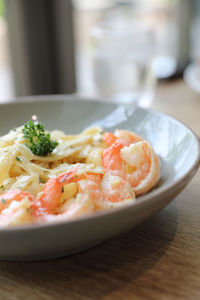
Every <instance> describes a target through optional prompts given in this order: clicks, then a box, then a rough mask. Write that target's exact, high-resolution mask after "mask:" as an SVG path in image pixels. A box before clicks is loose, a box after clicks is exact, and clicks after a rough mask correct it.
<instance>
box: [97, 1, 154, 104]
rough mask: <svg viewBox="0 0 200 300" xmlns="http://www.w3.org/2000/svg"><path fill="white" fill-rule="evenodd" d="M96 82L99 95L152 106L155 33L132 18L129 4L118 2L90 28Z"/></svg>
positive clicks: (123, 101)
mask: <svg viewBox="0 0 200 300" xmlns="http://www.w3.org/2000/svg"><path fill="white" fill-rule="evenodd" d="M91 48H92V49H91V52H92V65H93V81H94V87H95V90H96V92H97V95H99V96H103V97H106V98H111V99H114V100H115V101H119V102H122V103H136V104H140V105H141V106H149V105H150V103H151V102H152V99H153V94H154V86H155V80H154V75H153V71H152V60H153V55H154V53H155V39H154V32H153V30H152V29H151V28H149V27H148V26H146V25H145V24H142V23H141V22H139V21H136V20H134V19H132V15H131V14H130V7H129V5H128V3H123V2H122V1H117V2H116V5H115V6H114V7H113V8H112V9H110V10H108V11H107V12H106V13H105V16H104V17H103V18H102V20H101V22H99V23H98V24H96V26H94V27H93V28H92V29H91Z"/></svg>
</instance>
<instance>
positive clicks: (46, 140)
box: [0, 96, 200, 260]
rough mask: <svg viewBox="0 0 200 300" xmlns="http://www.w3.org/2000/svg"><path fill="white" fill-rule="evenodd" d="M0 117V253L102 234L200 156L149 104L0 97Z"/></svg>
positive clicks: (74, 248)
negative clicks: (6, 100) (3, 101)
mask: <svg viewBox="0 0 200 300" xmlns="http://www.w3.org/2000/svg"><path fill="white" fill-rule="evenodd" d="M0 123H1V126H0V134H1V137H0V153H1V155H0V245H1V246H0V259H7V260H36V259H49V258H54V257H60V256H65V255H70V254H72V253H76V252H79V251H82V250H84V249H88V248H90V247H93V246H95V245H97V244H100V243H102V242H104V241H106V240H108V239H109V238H112V237H114V236H116V235H118V234H119V233H122V232H124V231H126V230H129V229H131V228H133V227H135V226H136V225H138V224H140V223H142V222H143V221H144V220H146V219H147V218H148V217H150V216H151V215H152V214H154V213H156V212H158V211H159V210H161V209H162V208H164V207H165V206H166V205H167V204H168V203H170V202H171V201H172V200H173V199H174V198H175V197H176V196H177V195H178V193H180V191H181V190H182V189H183V188H184V187H185V186H186V185H187V184H188V183H189V181H190V180H191V178H192V177H193V175H194V174H195V172H196V170H197V168H198V166H199V161H200V151H199V141H198V138H197V137H196V135H195V134H194V133H193V132H192V131H191V130H190V129H189V128H187V127H186V126H185V125H183V124H182V123H180V122H178V121H177V120H175V119H173V118H171V117H170V116H167V115H165V114H163V113H161V112H157V111H154V110H150V109H142V108H139V107H135V106H131V105H122V104H116V103H113V102H112V103H111V102H104V101H102V100H98V99H96V100H87V99H83V98H79V97H77V96H41V97H39V96H38V97H29V98H27V99H18V100H17V101H16V102H13V103H8V104H2V105H1V106H0ZM191 153H193V155H192V156H191Z"/></svg>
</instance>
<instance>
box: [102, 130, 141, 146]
mask: <svg viewBox="0 0 200 300" xmlns="http://www.w3.org/2000/svg"><path fill="white" fill-rule="evenodd" d="M103 139H104V141H105V142H106V143H107V145H108V146H111V145H112V144H114V143H123V144H124V145H130V144H132V143H137V142H139V141H142V140H143V139H142V138H141V137H140V136H139V135H137V134H135V133H133V132H129V131H126V130H122V129H116V130H115V132H114V134H113V133H111V132H105V134H104V136H103Z"/></svg>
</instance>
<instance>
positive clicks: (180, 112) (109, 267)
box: [0, 81, 200, 300]
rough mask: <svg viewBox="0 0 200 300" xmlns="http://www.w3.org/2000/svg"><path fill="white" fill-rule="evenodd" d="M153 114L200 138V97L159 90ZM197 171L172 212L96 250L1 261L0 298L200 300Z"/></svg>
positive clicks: (173, 88)
mask: <svg viewBox="0 0 200 300" xmlns="http://www.w3.org/2000/svg"><path fill="white" fill-rule="evenodd" d="M152 107H153V108H155V109H158V110H160V111H163V112H166V113H169V114H171V115H173V116H174V117H176V118H177V119H179V120H181V121H183V122H184V123H185V124H187V125H189V126H190V127H191V128H192V129H193V130H195V131H196V132H197V133H200V132H199V131H200V95H198V94H195V93H194V92H192V91H191V90H190V89H189V88H188V87H187V86H186V85H185V84H184V83H183V82H182V81H176V82H172V83H162V84H160V85H159V86H158V90H157V94H156V100H155V102H154V103H153V105H152ZM199 175H200V172H198V173H197V174H196V175H195V177H194V178H193V180H192V181H191V183H190V184H189V185H188V186H187V187H186V189H185V190H184V191H183V192H182V193H181V194H180V195H179V196H178V197H177V198H176V200H175V201H173V202H172V203H171V204H170V205H169V206H168V207H166V208H165V209H164V210H162V211H161V212H160V213H158V214H156V215H154V216H153V217H152V218H151V219H149V220H148V221H147V222H145V223H144V224H142V225H140V226H138V227H137V228H135V229H134V230H132V231H129V232H127V233H125V234H123V235H121V236H119V237H117V238H115V239H113V240H110V241H108V242H106V243H104V244H102V245H100V246H98V247H96V248H93V249H91V250H88V251H85V252H83V253H79V254H76V255H73V256H70V257H65V258H60V259H56V260H49V261H40V262H29V263H27V262H26V263H25V262H3V261H1V262H0V299H5V300H7V299H9V300H10V299H11V300H15V299H20V300H23V299H30V300H33V299H48V300H50V299H72V300H74V299H76V300H79V299H80V300H82V299H83V300H86V299H87V300H95V299H104V300H120V299H126V300H129V299H130V300H132V299H148V300H151V299H162V300H165V299H200V182H199Z"/></svg>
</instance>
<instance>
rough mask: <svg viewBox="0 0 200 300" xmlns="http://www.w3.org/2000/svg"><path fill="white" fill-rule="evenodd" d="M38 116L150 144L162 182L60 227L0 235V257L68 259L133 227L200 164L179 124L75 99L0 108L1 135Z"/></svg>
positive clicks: (50, 123) (51, 123) (67, 127)
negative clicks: (124, 132)
mask: <svg viewBox="0 0 200 300" xmlns="http://www.w3.org/2000/svg"><path fill="white" fill-rule="evenodd" d="M32 115H37V116H38V117H39V120H40V121H42V122H44V123H45V125H46V128H48V129H49V130H52V129H61V130H63V131H65V132H66V133H78V132H80V131H81V130H83V129H84V128H86V127H87V126H90V125H94V124H98V125H101V126H103V127H104V128H105V130H110V131H112V130H114V128H123V129H128V130H132V131H134V132H136V133H138V134H139V135H141V136H143V137H144V138H145V139H147V140H148V141H150V142H151V143H152V145H153V147H154V149H155V151H156V153H157V154H158V155H159V156H160V159H161V180H160V183H159V184H158V185H157V187H156V188H154V189H153V190H152V191H151V192H149V193H148V194H146V195H144V196H141V197H139V198H138V199H137V201H136V203H135V204H132V205H129V206H124V207H122V208H118V209H113V210H109V211H105V212H100V213H97V214H93V215H91V216H89V217H82V218H80V219H77V220H74V221H68V222H64V223H58V224H44V225H37V226H36V225H35V226H26V227H20V228H8V229H2V230H0V258H1V259H8V260H35V259H47V258H53V257H58V256H64V255H69V254H72V253H75V252H78V251H81V250H83V249H87V248H90V247H92V246H94V245H97V244H99V243H101V242H103V241H105V240H107V239H109V238H111V237H113V236H116V235H117V234H119V233H121V232H123V231H126V230H128V229H130V228H133V227H134V226H136V225H137V224H139V223H141V222H143V221H144V220H145V219H147V218H148V217H149V216H151V215H152V214H153V213H155V212H157V211H159V210H161V209H162V208H163V207H165V206H166V205H167V204H168V203H169V202H170V201H172V200H173V199H174V198H175V197H176V196H177V195H178V194H179V193H180V191H181V190H182V189H183V188H184V187H185V186H186V185H187V184H188V182H189V181H190V180H191V178H192V177H193V175H194V174H195V172H196V171H197V168H198V166H199V161H200V151H199V141H198V138H197V137H196V136H195V135H194V133H193V132H192V131H191V130H190V129H189V128H187V127H186V126H184V125H183V124H182V123H180V122H178V121H176V120H174V119H173V118H171V117H169V116H167V115H165V114H163V113H160V112H157V111H153V110H148V109H147V110H144V109H141V108H134V107H131V106H123V105H118V104H114V103H105V102H101V101H89V100H84V99H78V98H77V97H75V96H56V97H54V96H50V97H31V98H29V99H28V101H27V102H26V101H24V100H22V101H20V102H18V103H17V102H16V103H10V104H2V105H0V134H1V135H2V134H5V133H6V132H8V131H9V130H10V129H12V128H13V127H16V126H19V125H22V124H24V123H25V122H27V121H28V120H29V119H30V118H31V116H32Z"/></svg>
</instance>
